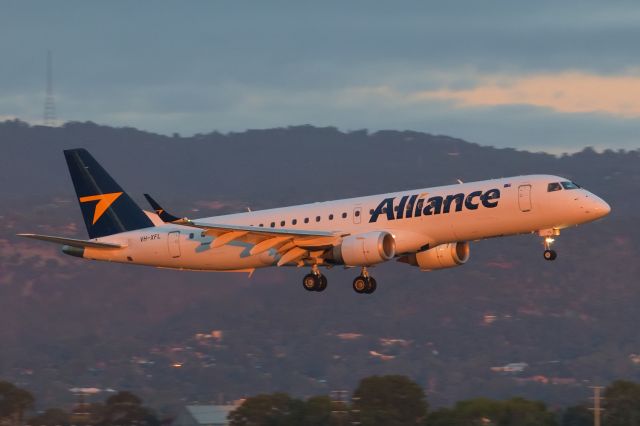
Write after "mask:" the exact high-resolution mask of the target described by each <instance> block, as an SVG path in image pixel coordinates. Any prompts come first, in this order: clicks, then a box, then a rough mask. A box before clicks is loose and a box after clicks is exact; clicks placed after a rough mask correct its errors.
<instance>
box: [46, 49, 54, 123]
mask: <svg viewBox="0 0 640 426" xmlns="http://www.w3.org/2000/svg"><path fill="white" fill-rule="evenodd" d="M52 62H53V60H52V57H51V51H50V50H47V95H46V97H45V98H44V125H45V126H55V124H56V103H55V100H54V98H53V66H52Z"/></svg>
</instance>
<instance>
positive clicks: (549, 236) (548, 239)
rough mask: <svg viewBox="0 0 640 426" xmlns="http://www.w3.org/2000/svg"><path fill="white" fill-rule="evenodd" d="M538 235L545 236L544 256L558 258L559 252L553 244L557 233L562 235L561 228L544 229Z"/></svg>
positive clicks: (550, 258) (546, 258)
mask: <svg viewBox="0 0 640 426" xmlns="http://www.w3.org/2000/svg"><path fill="white" fill-rule="evenodd" d="M538 235H540V236H541V237H543V238H544V240H543V244H544V253H543V254H542V255H543V256H544V259H545V260H556V257H558V253H556V251H555V250H552V249H551V244H552V243H553V242H554V241H555V240H554V239H553V237H554V236H556V235H560V230H558V229H551V230H544V231H540V232H539V233H538Z"/></svg>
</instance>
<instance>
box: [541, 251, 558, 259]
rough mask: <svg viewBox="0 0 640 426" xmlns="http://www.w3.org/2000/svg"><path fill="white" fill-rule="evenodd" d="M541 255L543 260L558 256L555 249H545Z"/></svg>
mask: <svg viewBox="0 0 640 426" xmlns="http://www.w3.org/2000/svg"><path fill="white" fill-rule="evenodd" d="M543 255H544V259H545V260H555V259H556V257H558V253H556V251H555V250H545V251H544V254H543Z"/></svg>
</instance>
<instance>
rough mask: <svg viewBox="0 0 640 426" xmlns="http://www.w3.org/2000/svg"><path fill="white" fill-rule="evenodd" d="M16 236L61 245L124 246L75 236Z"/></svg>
mask: <svg viewBox="0 0 640 426" xmlns="http://www.w3.org/2000/svg"><path fill="white" fill-rule="evenodd" d="M18 236H19V237H25V238H33V239H34V240H40V241H47V242H50V243H56V244H62V245H66V246H71V247H90V248H97V249H119V248H124V247H126V245H121V244H113V243H101V242H98V241H86V240H77V239H75V238H64V237H51V236H49V235H38V234H18Z"/></svg>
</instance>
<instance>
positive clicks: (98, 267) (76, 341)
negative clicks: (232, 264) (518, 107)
mask: <svg viewBox="0 0 640 426" xmlns="http://www.w3.org/2000/svg"><path fill="white" fill-rule="evenodd" d="M514 144H515V142H514ZM639 144H640V143H639ZM75 147H85V148H87V149H89V150H90V151H91V152H92V153H93V154H94V156H95V157H96V158H97V159H98V161H100V162H101V163H102V164H103V166H105V168H107V169H108V170H109V171H110V172H111V173H112V174H113V176H114V177H115V178H116V179H117V180H118V181H119V183H120V184H121V185H122V186H123V187H124V188H125V189H127V191H128V192H130V193H131V195H132V196H133V197H134V198H135V199H136V200H138V202H139V203H140V205H141V206H142V205H145V203H144V199H143V198H142V196H141V195H142V193H144V192H149V193H151V194H153V195H154V196H155V197H156V198H157V199H158V200H159V201H161V202H162V203H163V204H164V205H165V206H166V208H167V209H168V210H170V211H171V212H172V213H174V214H177V215H180V216H205V215H209V214H215V213H221V212H231V211H244V210H245V209H246V208H247V207H251V208H252V209H258V208H266V207H275V206H281V205H287V204H298V203H304V202H311V201H321V200H329V199H335V198H339V197H349V196H356V195H364V194H374V193H381V192H386V191H395V190H403V189H409V188H419V187H426V186H432V185H441V184H448V183H454V182H456V179H461V180H463V181H472V180H476V179H485V178H492V177H501V176H509V175H518V174H527V173H552V174H558V175H561V176H565V177H567V178H569V179H572V180H575V181H576V182H578V183H580V184H581V185H583V186H585V187H586V188H588V189H590V190H592V191H593V192H595V193H596V194H598V195H600V196H602V197H603V198H604V199H605V200H607V201H608V202H609V203H610V204H611V206H612V209H613V210H612V213H611V215H610V216H609V217H607V218H606V219H604V220H602V221H599V222H597V223H593V224H589V225H585V226H583V227H580V228H576V229H568V230H566V231H563V234H562V235H561V236H560V238H559V239H558V242H557V244H556V249H557V250H558V252H559V258H558V260H556V261H555V262H553V263H551V262H545V261H544V260H543V259H542V249H541V244H540V241H539V239H538V238H537V237H535V236H520V237H514V238H508V239H496V240H491V241H484V242H478V243H473V244H472V251H471V260H470V262H469V263H468V264H466V265H464V266H463V267H460V268H455V269H452V270H447V271H440V272H433V273H422V272H420V271H418V270H416V269H415V268H412V267H409V266H407V265H404V264H396V263H393V264H388V265H383V266H380V267H378V268H376V270H375V273H376V277H377V279H378V291H377V292H376V293H375V294H374V295H371V296H362V295H356V294H355V293H354V292H353V291H352V290H351V287H350V285H351V280H352V279H353V275H354V271H353V270H347V271H344V270H342V269H338V268H336V269H333V270H331V271H328V273H327V274H328V276H329V288H328V290H327V291H326V292H324V293H322V294H315V293H314V294H310V293H307V292H305V291H304V290H303V289H302V286H301V284H300V280H301V277H302V275H303V274H304V273H305V271H303V270H297V269H293V268H292V269H274V270H264V271H257V272H256V273H255V275H254V276H253V277H252V278H251V279H249V278H247V277H246V276H245V275H237V274H207V273H192V272H176V271H168V270H157V269H152V268H143V267H132V266H126V265H113V264H103V263H91V262H87V261H83V260H80V259H75V258H71V257H67V256H63V255H61V254H59V252H58V251H57V248H55V247H52V246H49V245H46V244H44V243H39V242H34V241H23V240H20V239H18V238H16V237H14V235H15V233H17V232H39V233H48V234H60V235H69V236H79V237H85V235H86V233H85V230H84V227H83V225H82V220H81V217H80V213H79V208H78V206H77V203H76V202H75V195H74V193H73V187H72V185H71V181H70V179H69V177H68V174H67V169H66V164H65V163H64V157H63V155H62V150H63V149H65V148H75ZM0 189H1V192H0V194H1V195H2V198H1V200H0V254H1V257H0V305H1V307H0V324H1V325H0V343H1V344H2V350H1V351H0V378H1V379H5V380H10V381H13V382H15V383H17V384H19V385H20V386H22V387H26V388H29V389H30V390H32V391H33V392H34V393H36V395H37V398H38V401H43V404H45V405H46V404H47V403H48V402H51V403H52V404H54V403H55V404H64V403H65V402H70V401H71V400H72V395H71V394H70V393H69V392H68V391H67V389H69V388H71V387H74V386H92V387H94V386H95V387H98V388H113V389H118V390H132V391H134V392H136V393H138V394H141V395H142V396H143V397H144V399H145V401H148V403H149V404H150V405H154V406H162V405H163V404H168V405H176V404H178V403H181V402H184V401H200V402H205V401H212V400H217V399H218V398H220V395H224V397H225V399H232V398H236V397H240V396H243V395H254V394H257V393H260V392H272V391H276V390H283V391H288V392H291V393H293V394H295V395H298V396H308V395H313V394H323V393H327V392H329V391H330V390H335V389H352V388H353V386H354V385H355V384H356V383H357V382H358V380H359V379H361V378H362V377H366V376H369V375H372V374H406V375H408V376H410V377H411V378H412V379H414V380H416V381H417V382H418V383H420V384H421V385H422V386H423V387H424V388H425V389H426V390H427V392H428V397H429V400H430V401H432V403H433V404H434V405H439V404H446V403H449V402H451V401H455V400H459V399H464V398H469V397H473V396H479V395H483V396H488V397H503V396H512V395H515V394H521V395H524V396H527V397H532V398H544V399H546V400H547V401H551V402H559V403H566V402H573V401H576V400H579V399H581V398H583V397H584V396H586V395H587V394H588V392H589V390H588V386H589V385H590V384H593V383H608V382H610V381H611V380H613V379H617V378H626V379H631V380H636V381H637V380H640V335H638V333H637V324H638V323H639V322H640V310H638V309H637V307H638V306H640V278H639V277H640V262H638V258H640V247H639V245H640V227H638V221H639V220H640V216H639V214H638V211H640V198H639V197H638V194H639V193H640V151H638V150H636V151H630V152H623V151H620V152H611V151H606V152H602V153H598V152H595V151H593V150H591V149H589V148H585V149H584V150H583V151H581V152H578V153H575V154H572V155H564V156H552V155H549V154H544V153H530V152H524V151H517V150H514V149H496V148H492V147H487V146H479V145H476V144H472V143H468V142H465V141H462V140H459V139H455V138H451V137H447V136H434V135H429V134H425V133H417V132H408V131H405V132H401V131H381V132H376V133H368V132H367V131H355V132H341V131H338V130H337V129H335V128H316V127H311V126H298V127H289V128H279V129H267V130H249V131H246V132H241V133H230V134H221V133H211V134H206V135H196V136H193V137H181V136H179V135H174V136H171V137H168V136H162V135H157V134H152V133H147V132H142V131H139V130H136V129H132V128H112V127H106V126H100V125H97V124H94V123H69V124H66V125H64V126H62V127H59V128H48V127H39V126H29V125H27V124H25V123H22V122H19V121H9V122H4V123H0ZM636 355H639V356H636ZM508 363H526V366H525V367H524V368H523V370H522V371H520V372H512V373H506V372H501V371H500V370H499V369H495V368H494V369H493V370H492V367H501V366H504V365H506V364H508Z"/></svg>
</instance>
